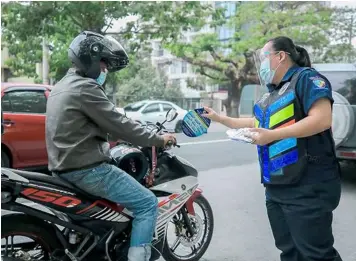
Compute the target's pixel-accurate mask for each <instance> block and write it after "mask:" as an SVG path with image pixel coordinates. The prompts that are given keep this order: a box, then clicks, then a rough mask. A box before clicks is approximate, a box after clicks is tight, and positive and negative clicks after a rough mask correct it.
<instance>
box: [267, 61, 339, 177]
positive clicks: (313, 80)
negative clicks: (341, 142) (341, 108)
mask: <svg viewBox="0 0 356 261" xmlns="http://www.w3.org/2000/svg"><path fill="white" fill-rule="evenodd" d="M300 69H302V67H298V66H294V67H292V68H290V69H289V70H288V72H287V73H286V74H285V75H284V77H283V79H282V81H281V83H280V84H279V85H278V87H277V88H280V87H281V86H283V84H284V83H286V82H288V81H290V80H291V78H292V76H293V75H294V73H296V72H297V71H298V70H300ZM267 87H268V89H269V91H270V92H272V91H273V90H274V89H275V88H276V86H275V85H268V86H267ZM331 91H332V90H331V84H330V82H329V81H328V79H327V78H326V77H325V76H323V75H321V74H320V73H319V72H317V71H316V70H306V71H304V72H302V73H301V74H300V75H299V79H298V81H297V86H296V93H297V97H298V98H299V101H300V103H301V105H302V108H303V111H304V114H305V115H306V116H307V115H308V112H309V110H310V108H311V107H312V105H313V104H314V103H315V102H316V101H317V100H319V99H321V98H327V99H329V100H330V102H331V104H333V103H334V99H333V97H332V92H331ZM306 140H307V150H308V154H309V155H310V159H311V160H310V162H309V163H308V167H307V170H306V173H305V174H304V176H303V178H302V179H301V181H300V183H299V184H311V183H317V182H322V181H326V180H330V179H333V178H336V177H339V168H338V162H337V159H336V157H335V155H334V151H333V150H334V144H333V138H332V133H331V130H330V129H329V130H326V131H324V132H322V133H319V134H316V135H313V136H310V137H307V138H306Z"/></svg>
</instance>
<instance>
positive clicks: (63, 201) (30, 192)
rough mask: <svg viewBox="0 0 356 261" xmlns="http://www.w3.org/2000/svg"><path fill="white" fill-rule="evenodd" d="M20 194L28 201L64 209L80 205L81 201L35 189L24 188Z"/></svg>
mask: <svg viewBox="0 0 356 261" xmlns="http://www.w3.org/2000/svg"><path fill="white" fill-rule="evenodd" d="M21 194H23V195H24V196H26V197H28V198H30V199H35V200H39V201H41V202H46V203H52V204H55V205H57V206H60V207H65V208H72V207H75V206H77V205H79V204H81V203H82V201H81V200H80V199H78V198H74V197H70V196H63V195H61V194H58V193H53V192H49V191H45V190H39V189H35V188H26V189H24V190H23V191H22V192H21Z"/></svg>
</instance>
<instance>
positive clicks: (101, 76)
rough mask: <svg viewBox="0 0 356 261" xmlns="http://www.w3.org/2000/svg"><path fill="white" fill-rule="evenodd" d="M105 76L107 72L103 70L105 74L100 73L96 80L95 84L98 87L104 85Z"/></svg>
mask: <svg viewBox="0 0 356 261" xmlns="http://www.w3.org/2000/svg"><path fill="white" fill-rule="evenodd" d="M107 74H108V71H106V70H105V72H103V71H101V72H100V75H99V77H98V78H96V82H97V83H98V84H99V85H101V86H103V84H104V83H105V80H106V76H107Z"/></svg>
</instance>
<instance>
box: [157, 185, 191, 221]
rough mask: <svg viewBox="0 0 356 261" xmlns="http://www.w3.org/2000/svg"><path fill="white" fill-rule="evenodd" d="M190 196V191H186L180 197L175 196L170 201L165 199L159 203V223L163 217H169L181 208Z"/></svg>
mask: <svg viewBox="0 0 356 261" xmlns="http://www.w3.org/2000/svg"><path fill="white" fill-rule="evenodd" d="M173 195H175V194H173ZM173 195H171V196H173ZM189 197H190V194H189V193H188V192H185V193H183V194H181V195H180V196H178V197H177V196H174V197H173V198H172V199H169V200H168V201H167V200H165V201H162V202H161V203H159V208H158V218H157V223H158V222H160V221H161V220H162V219H168V218H169V217H170V216H171V214H174V213H172V212H173V211H175V210H177V209H178V208H180V207H181V206H182V205H183V204H184V203H185V201H187V199H188V198H189Z"/></svg>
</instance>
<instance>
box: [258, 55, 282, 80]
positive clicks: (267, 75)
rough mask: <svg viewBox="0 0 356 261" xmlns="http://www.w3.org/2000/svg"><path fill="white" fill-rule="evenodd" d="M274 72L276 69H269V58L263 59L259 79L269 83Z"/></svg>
mask: <svg viewBox="0 0 356 261" xmlns="http://www.w3.org/2000/svg"><path fill="white" fill-rule="evenodd" d="M277 68H278V67H277ZM277 68H276V69H277ZM275 73H276V70H271V66H270V60H269V59H268V58H266V59H264V60H263V61H262V63H261V67H260V77H261V80H262V81H263V82H265V83H266V84H271V83H272V80H273V77H274V74H275Z"/></svg>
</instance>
